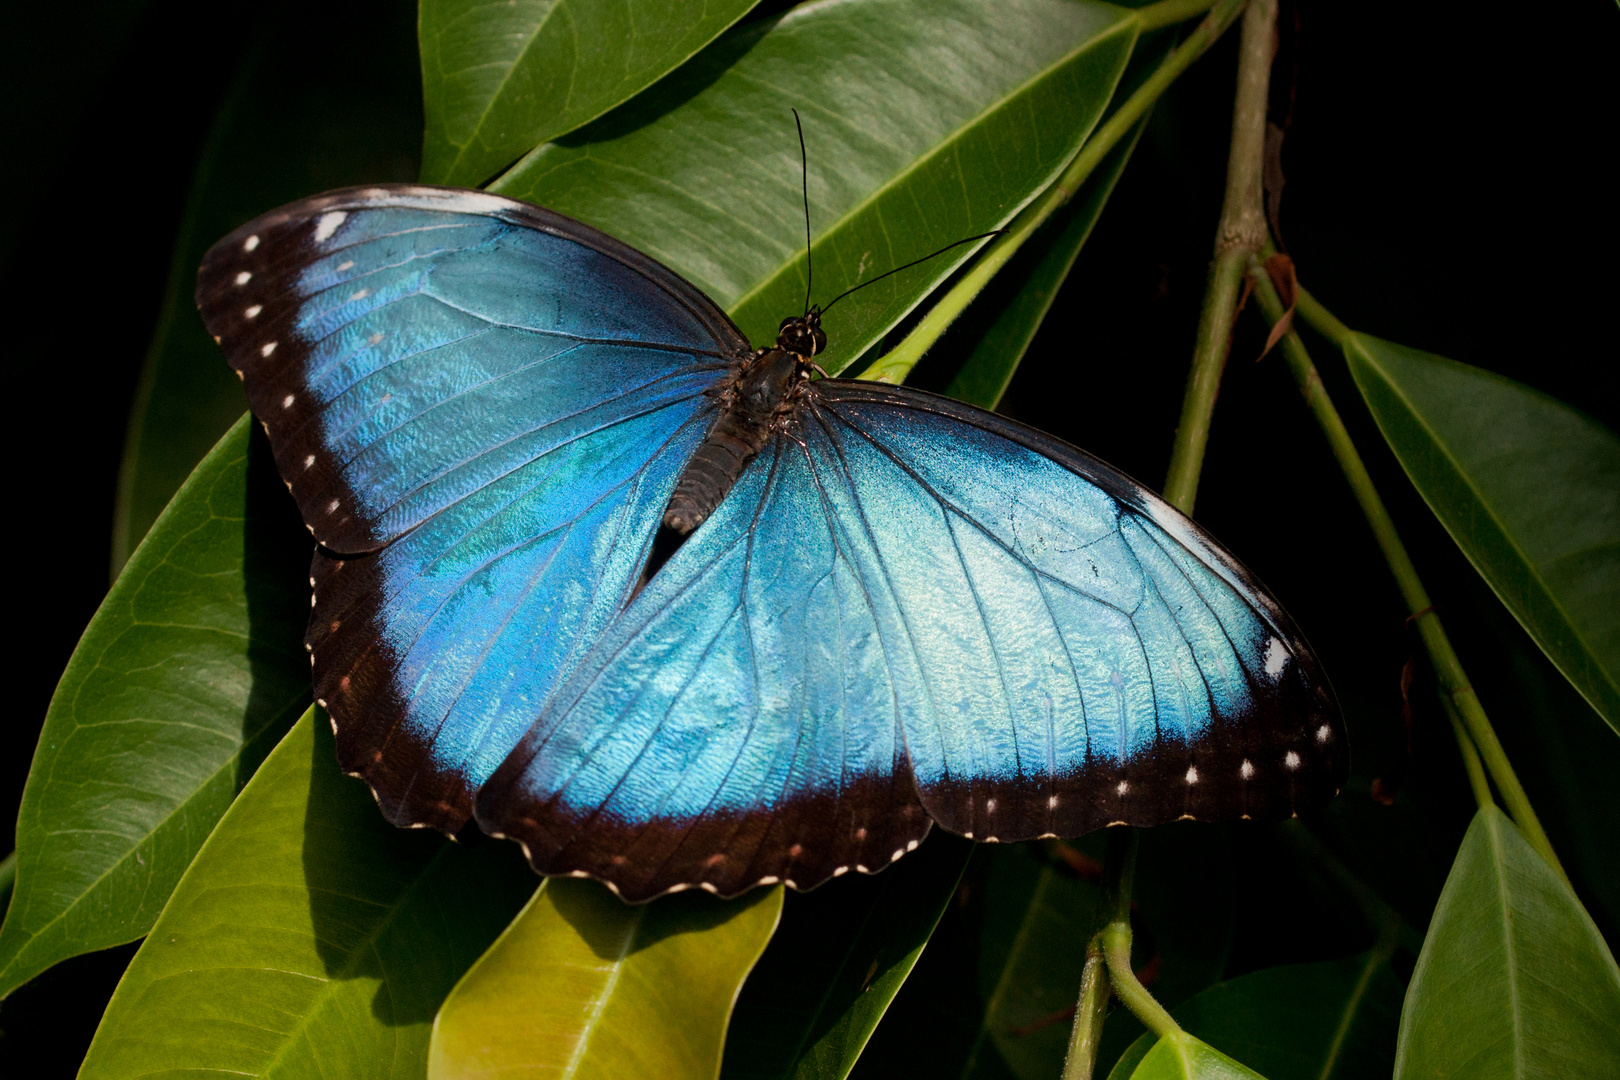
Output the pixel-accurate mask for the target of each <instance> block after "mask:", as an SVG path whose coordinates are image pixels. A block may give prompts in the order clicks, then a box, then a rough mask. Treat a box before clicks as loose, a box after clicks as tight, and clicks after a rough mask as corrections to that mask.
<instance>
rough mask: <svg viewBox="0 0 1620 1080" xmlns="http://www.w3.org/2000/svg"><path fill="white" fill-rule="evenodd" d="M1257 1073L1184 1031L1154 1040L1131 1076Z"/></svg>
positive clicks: (1156, 1079)
mask: <svg viewBox="0 0 1620 1080" xmlns="http://www.w3.org/2000/svg"><path fill="white" fill-rule="evenodd" d="M1258 1077H1260V1074H1259V1073H1257V1072H1255V1071H1254V1070H1253V1069H1250V1068H1247V1067H1246V1066H1244V1065H1243V1064H1242V1063H1240V1062H1237V1061H1233V1060H1232V1059H1231V1058H1229V1057H1227V1056H1226V1055H1225V1054H1223V1053H1221V1052H1220V1051H1219V1050H1217V1049H1215V1048H1214V1047H1213V1046H1210V1045H1209V1044H1208V1043H1206V1042H1203V1041H1201V1040H1199V1039H1196V1038H1194V1037H1193V1036H1191V1035H1187V1034H1185V1033H1183V1034H1180V1035H1173V1036H1166V1037H1165V1038H1162V1039H1160V1040H1159V1041H1158V1042H1156V1043H1154V1044H1153V1049H1151V1050H1149V1051H1148V1052H1147V1056H1146V1057H1144V1058H1143V1059H1142V1063H1141V1064H1140V1065H1138V1066H1137V1067H1136V1070H1135V1071H1134V1072H1132V1073H1131V1080H1256V1078H1258Z"/></svg>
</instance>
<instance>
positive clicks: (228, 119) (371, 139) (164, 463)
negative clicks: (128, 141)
mask: <svg viewBox="0 0 1620 1080" xmlns="http://www.w3.org/2000/svg"><path fill="white" fill-rule="evenodd" d="M310 6H311V5H310V4H308V3H282V4H280V5H278V6H276V7H273V8H271V9H270V10H269V12H268V14H267V16H266V17H265V18H264V19H263V20H262V22H263V27H262V29H261V31H260V35H261V36H260V39H259V41H258V42H257V43H256V45H255V47H254V48H253V49H252V51H251V52H250V54H249V56H248V59H247V60H246V62H245V63H244V65H243V68H242V71H241V73H240V74H239V75H238V76H237V79H236V83H235V85H234V86H233V87H232V89H231V92H230V95H229V96H228V97H227V98H226V100H225V103H224V106H223V108H222V109H221V111H220V115H219V118H218V120H216V121H215V123H214V127H213V130H212V132H211V133H210V135H209V139H208V144H207V146H206V147H205V148H204V150H203V156H202V160H201V161H200V162H199V164H198V166H197V173H196V178H195V180H194V182H193V184H192V189H191V193H190V195H189V196H188V198H187V202H186V212H185V217H184V219H183V220H182V222H181V226H180V235H179V238H178V240H177V242H176V244H175V251H174V261H173V264H172V266H171V268H170V271H169V283H168V289H167V292H166V294H165V296H164V300H163V308H162V311H161V313H160V315H159V316H158V324H157V329H156V331H155V332H154V333H153V336H152V342H151V345H150V347H149V348H148V350H147V354H146V361H145V365H144V367H143V369H142V372H141V383H140V386H139V388H138V390H137V391H136V398H135V404H134V406H133V408H132V410H131V412H130V420H129V432H128V435H127V437H126V442H125V446H124V458H123V463H122V465H121V466H120V472H119V479H118V503H117V508H116V511H115V516H114V521H113V555H112V568H113V573H114V574H117V572H118V571H119V570H120V569H121V568H122V567H123V565H124V562H125V560H126V559H128V557H129V553H130V552H131V551H133V550H134V548H135V545H136V544H138V543H140V541H141V537H143V536H145V535H146V532H147V530H148V529H149V528H151V526H152V522H154V521H156V520H157V516H158V514H159V513H161V512H162V510H163V507H164V506H165V505H167V504H168V501H169V499H170V497H171V496H173V495H174V493H175V492H176V491H178V490H179V488H180V485H181V483H182V482H184V480H185V478H186V477H187V476H188V475H189V474H190V473H191V470H192V469H193V468H194V467H195V466H196V464H197V462H199V461H201V460H202V458H203V455H204V454H206V453H207V452H208V449H209V447H211V446H213V445H214V443H215V442H216V441H217V440H218V439H219V438H220V436H221V435H223V434H224V433H225V432H226V431H227V430H228V429H229V428H230V426H231V425H232V424H233V423H235V422H236V420H237V418H238V417H240V416H241V415H242V412H243V410H245V409H246V408H247V398H246V396H245V395H244V394H243V393H242V384H241V382H240V381H238V380H237V378H236V377H235V375H234V373H233V372H232V371H231V370H230V368H228V367H227V366H226V365H225V358H224V357H223V356H221V355H220V352H219V346H218V345H216V344H215V343H214V341H213V339H212V338H210V337H209V336H208V333H207V331H205V330H204V329H203V325H202V320H201V319H200V318H198V317H197V305H196V302H195V301H194V300H193V299H192V291H193V289H194V288H195V287H196V281H197V264H198V263H199V262H201V261H202V256H203V252H205V251H206V250H207V249H208V247H209V245H210V244H212V243H213V242H214V241H215V240H218V239H219V238H220V237H221V236H224V235H225V234H226V233H228V232H230V231H231V230H232V229H234V228H236V227H237V226H238V225H240V224H242V223H243V222H244V221H247V220H248V219H249V218H252V217H253V216H254V215H256V214H261V213H263V212H264V211H266V210H269V209H271V208H272V207H275V206H279V205H281V204H282V203H285V202H291V201H292V200H293V199H297V198H301V197H302V196H305V195H309V194H312V193H314V192H317V191H323V190H325V189H327V188H333V187H341V186H343V185H345V184H358V183H363V182H367V181H372V182H374V181H379V180H409V179H411V178H412V177H413V176H414V174H415V171H416V170H415V164H414V162H415V157H416V147H417V141H416V140H417V137H418V135H417V133H418V131H419V130H420V129H419V127H418V117H419V115H420V114H419V112H418V108H419V107H418V105H417V101H416V72H415V63H414V59H415V47H414V42H415V38H414V35H413V34H412V29H413V27H412V25H411V19H410V10H409V8H408V7H405V6H402V5H400V4H397V3H394V2H392V0H337V2H332V3H324V4H322V5H321V6H320V10H319V24H320V26H321V27H322V32H323V33H324V34H327V35H329V37H331V38H332V39H339V38H346V39H350V40H359V39H363V40H364V41H365V42H366V47H365V48H363V49H356V50H353V51H352V53H350V54H349V55H347V56H346V57H345V59H344V62H343V63H341V64H334V63H332V62H331V58H330V56H329V55H327V54H326V53H323V52H321V51H320V50H311V49H310V48H309V47H308V43H309V34H310V25H311V23H310V18H307V17H300V16H301V15H309V14H310V13H309V11H308V9H309V8H310Z"/></svg>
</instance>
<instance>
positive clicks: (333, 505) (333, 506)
mask: <svg viewBox="0 0 1620 1080" xmlns="http://www.w3.org/2000/svg"><path fill="white" fill-rule="evenodd" d="M337 508H338V501H337V500H336V499H333V500H332V501H331V502H329V503H327V504H326V512H327V513H328V514H335V513H337Z"/></svg>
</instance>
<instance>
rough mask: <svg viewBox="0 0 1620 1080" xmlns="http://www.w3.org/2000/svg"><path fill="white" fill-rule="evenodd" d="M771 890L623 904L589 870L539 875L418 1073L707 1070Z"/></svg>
mask: <svg viewBox="0 0 1620 1080" xmlns="http://www.w3.org/2000/svg"><path fill="white" fill-rule="evenodd" d="M782 891H783V887H782V886H780V885H778V886H776V887H774V888H767V889H756V890H754V891H753V892H751V893H748V894H747V895H746V896H743V897H739V898H738V899H736V900H731V901H724V900H718V899H716V898H714V897H712V896H709V895H708V894H707V893H703V892H699V891H697V890H691V891H688V892H683V893H676V894H675V895H673V896H665V897H660V898H659V899H657V900H653V901H650V902H648V903H645V904H635V905H632V904H626V903H625V902H624V901H622V900H620V899H619V898H618V897H616V896H614V895H613V894H612V893H611V892H609V891H608V890H607V888H606V887H604V886H602V885H600V884H598V883H597V882H594V881H578V880H574V879H571V878H550V879H548V880H547V881H546V883H545V884H544V885H543V886H542V887H541V888H540V890H539V891H538V892H536V893H535V895H534V898H533V899H532V900H530V901H529V904H528V906H527V907H525V908H524V909H523V912H522V914H520V915H519V916H518V917H517V918H516V919H515V920H513V922H512V925H511V926H509V927H507V929H506V931H505V933H503V934H502V935H501V936H500V939H499V940H498V941H496V942H495V944H494V945H493V946H491V948H490V949H489V951H488V952H486V953H485V954H484V955H483V957H482V958H481V959H480V960H479V961H478V963H477V964H476V965H474V966H473V968H472V969H471V970H470V971H468V972H467V974H466V975H465V976H463V978H462V980H461V982H459V983H458V984H456V988H455V990H454V991H453V992H452V993H451V995H450V997H449V998H448V999H447V1000H446V1001H445V1003H444V1005H443V1006H442V1007H441V1008H440V1010H439V1015H438V1017H437V1018H436V1019H435V1020H434V1022H433V1041H432V1049H431V1054H430V1057H429V1064H428V1076H429V1078H430V1080H474V1078H483V1077H497V1076H499V1077H511V1076H563V1077H570V1078H576V1080H586V1078H588V1077H592V1078H594V1077H600V1078H602V1080H609V1078H616V1077H630V1076H648V1077H654V1076H655V1077H659V1078H661V1080H711V1078H712V1077H713V1076H714V1075H715V1073H716V1072H717V1071H718V1069H719V1067H720V1052H721V1048H722V1047H723V1046H724V1045H725V1040H726V1024H727V1020H728V1018H729V1017H730V1015H731V1006H732V1003H733V1002H734V1001H736V999H737V991H738V990H739V989H740V988H741V986H742V982H743V979H745V978H746V977H747V976H748V972H749V970H750V969H752V968H753V966H754V962H755V961H756V960H758V959H759V955H760V953H761V952H763V951H764V949H765V945H766V943H767V942H769V941H770V940H771V931H772V930H774V929H775V928H776V921H777V919H778V918H779V917H780V916H781V913H782Z"/></svg>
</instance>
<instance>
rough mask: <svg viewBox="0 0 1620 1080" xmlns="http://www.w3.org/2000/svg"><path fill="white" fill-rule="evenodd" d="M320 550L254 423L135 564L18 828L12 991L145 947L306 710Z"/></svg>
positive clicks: (97, 631)
mask: <svg viewBox="0 0 1620 1080" xmlns="http://www.w3.org/2000/svg"><path fill="white" fill-rule="evenodd" d="M309 550H310V548H309V538H308V535H307V534H305V533H304V530H303V529H302V528H300V527H299V526H298V524H297V520H296V517H295V516H293V514H292V512H291V508H290V507H289V506H288V505H287V498H286V494H285V492H284V491H283V489H282V485H281V482H280V480H278V479H277V478H276V475H275V465H274V462H273V461H272V460H271V458H270V453H269V447H268V446H267V445H266V444H265V443H264V440H263V438H262V436H260V435H258V433H257V429H256V428H251V427H250V424H249V421H248V419H247V418H246V417H243V418H242V419H241V420H240V421H239V422H238V423H237V425H236V426H235V427H233V428H232V429H231V430H230V433H229V434H227V435H226V436H225V438H223V439H222V440H220V443H219V445H218V446H216V447H215V448H214V450H213V451H212V452H211V453H210V454H209V455H208V456H207V458H205V459H204V461H203V463H202V464H201V465H199V466H198V467H197V470H196V471H195V472H194V473H192V475H191V478H190V479H188V480H187V481H186V483H185V485H184V486H182V487H181V489H180V491H179V493H178V494H177V495H176V496H175V497H174V501H173V502H171V503H170V504H169V507H168V509H167V510H165V511H164V512H163V515H162V516H161V517H160V518H159V519H158V522H157V524H156V525H155V526H153V528H152V531H151V533H150V535H148V536H147V538H146V540H145V541H144V542H143V543H142V544H141V546H140V547H139V548H138V549H137V550H136V552H135V554H134V556H133V557H131V559H130V561H129V565H128V566H126V567H125V568H124V572H123V574H121V575H120V576H119V578H118V581H117V582H116V583H115V584H114V585H113V587H112V590H111V591H110V592H109V593H108V594H107V598H106V600H104V601H103V602H102V604H101V608H100V610H99V611H97V612H96V615H95V618H94V619H92V620H91V622H90V625H89V627H88V628H87V629H86V630H85V632H84V637H83V638H82V639H80V641H79V646H78V648H77V649H76V650H75V651H74V654H73V658H72V659H71V660H70V661H69V662H68V666H67V670H66V671H65V672H64V673H63V675H62V680H61V682H60V683H59V684H58V685H57V688H56V694H55V696H54V697H53V698H52V699H51V705H50V710H49V712H48V713H47V714H46V717H45V725H44V728H43V730H42V731H41V733H40V739H39V747H38V749H37V750H36V751H35V754H34V763H33V768H32V771H31V772H30V773H29V777H28V786H27V788H26V789H25V790H24V792H23V801H22V809H21V811H20V813H19V814H18V818H17V883H16V889H15V891H14V892H13V894H12V900H11V907H10V910H9V911H8V912H7V915H6V921H5V925H4V926H3V927H0V994H5V993H10V992H11V991H12V990H14V989H15V988H16V987H18V986H19V985H21V984H22V983H24V982H26V981H28V980H29V979H31V978H33V977H34V976H35V975H37V974H39V973H40V972H41V971H44V970H45V969H46V968H48V967H50V966H51V965H52V964H55V963H56V962H58V961H60V960H64V959H66V958H67V957H69V956H76V955H78V954H79V953H84V952H90V951H91V950H94V949H104V948H107V947H108V946H110V945H117V944H120V943H122V942H126V941H133V940H134V939H136V938H138V937H140V936H141V935H142V934H144V933H146V932H147V929H148V928H149V927H151V925H152V922H153V920H154V919H156V918H157V917H158V912H159V911H160V910H161V909H162V907H163V904H164V902H165V901H167V900H168V898H169V892H170V890H171V889H173V888H174V884H175V882H176V881H178V880H179V879H180V875H181V873H182V872H184V871H185V869H186V866H187V865H188V864H189V863H190V862H191V858H192V856H193V855H195V854H196V852H197V849H198V848H199V847H200V846H201V845H202V843H203V840H204V839H205V838H206V837H207V836H208V833H209V830H211V829H212V828H213V827H214V823H215V822H216V821H218V820H219V816H220V815H221V814H223V813H224V812H225V808H226V807H228V806H229V805H230V804H231V799H232V798H233V797H235V795H236V793H237V792H238V791H239V790H240V789H241V787H242V785H243V784H244V783H246V782H247V779H248V777H249V776H251V775H252V774H253V770H254V767H255V766H256V765H257V764H258V763H259V762H260V761H261V760H263V758H264V755H265V754H266V753H268V752H269V750H270V748H271V747H273V746H274V745H275V742H276V740H277V739H278V738H280V737H281V734H282V732H284V731H285V730H286V729H287V726H288V724H290V723H291V722H292V720H293V718H294V717H296V716H297V715H298V712H299V710H300V709H302V708H303V707H304V705H305V703H306V702H308V700H309V693H310V689H309V660H308V658H307V656H305V654H304V650H303V649H302V648H301V647H300V644H299V643H300V641H301V640H302V637H303V624H304V620H305V618H306V615H305V613H306V612H307V611H308V610H309V608H308V601H307V600H306V599H305V597H306V596H307V595H308V588H307V587H306V584H305V583H306V580H307V578H308V566H309Z"/></svg>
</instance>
